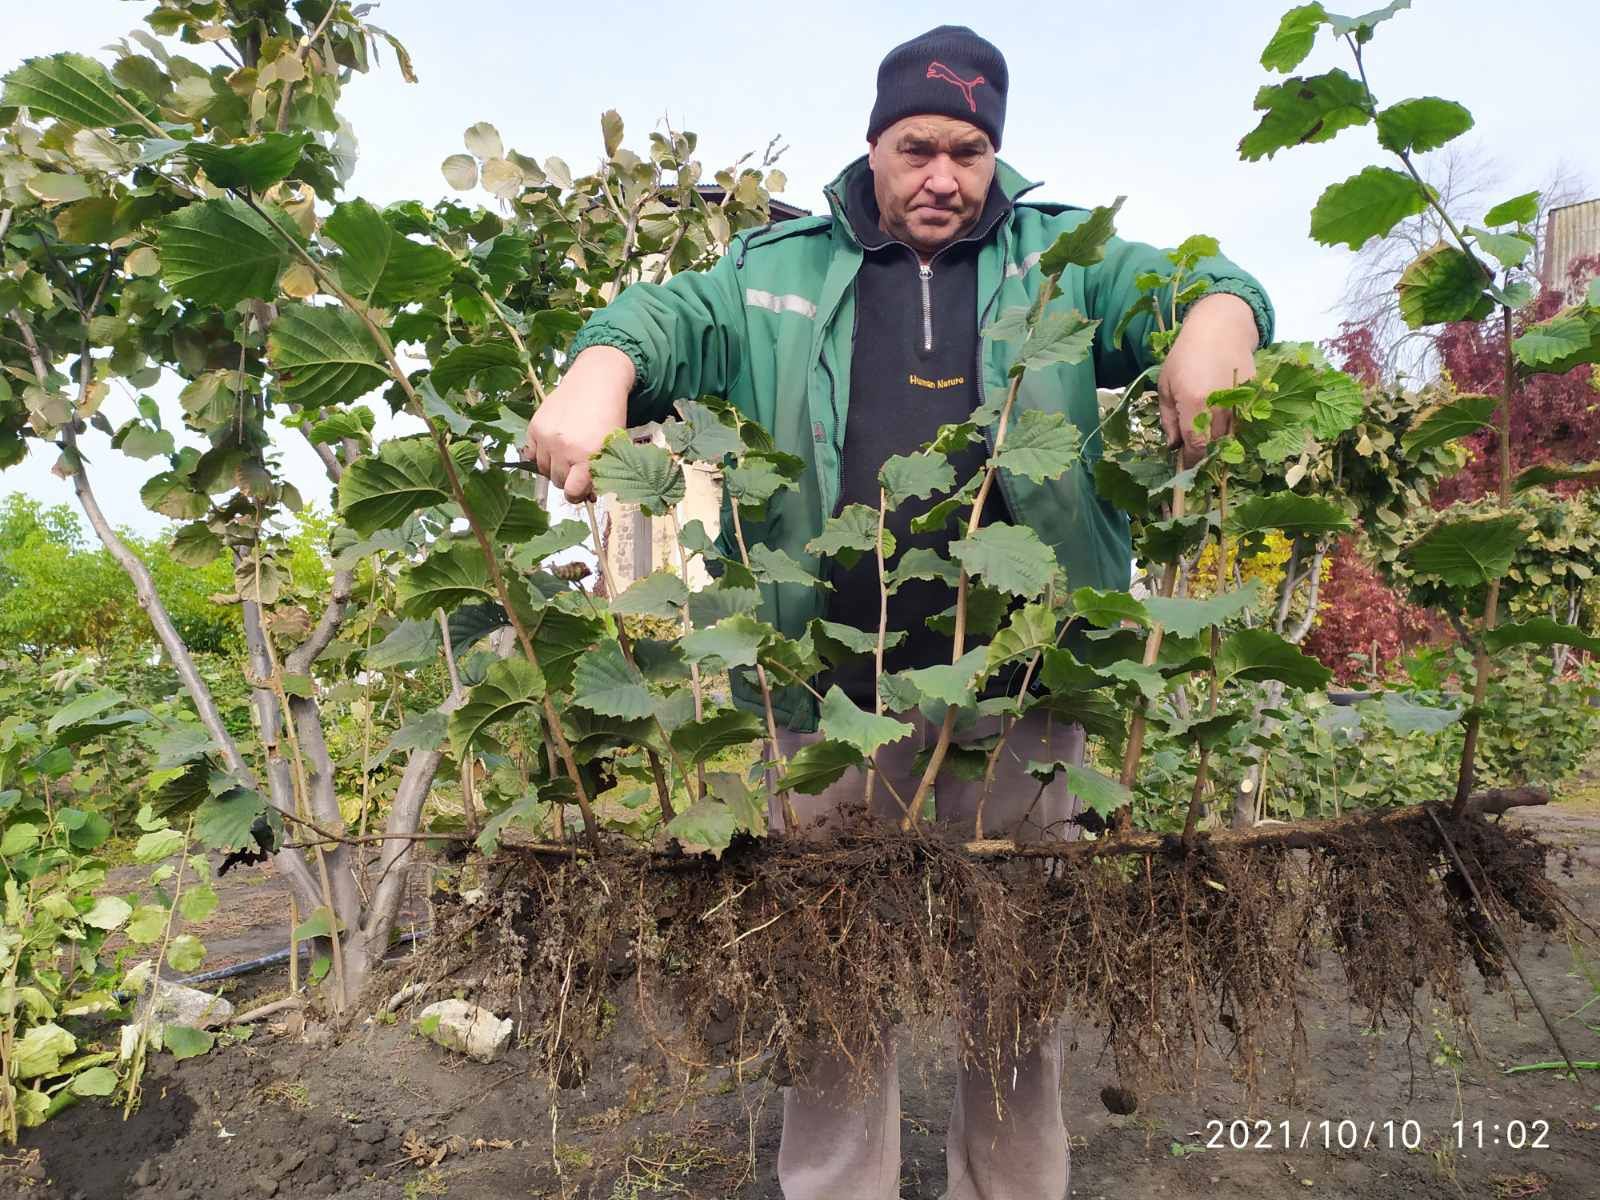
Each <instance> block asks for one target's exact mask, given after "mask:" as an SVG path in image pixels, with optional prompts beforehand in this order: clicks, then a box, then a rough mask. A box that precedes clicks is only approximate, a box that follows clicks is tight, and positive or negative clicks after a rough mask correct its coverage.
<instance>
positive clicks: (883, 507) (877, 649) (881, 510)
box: [861, 487, 911, 816]
mask: <svg viewBox="0 0 1600 1200" xmlns="http://www.w3.org/2000/svg"><path fill="white" fill-rule="evenodd" d="M888 511H889V493H888V492H886V491H885V490H884V489H883V488H881V487H880V488H879V489H878V536H877V538H876V539H875V540H874V541H873V544H872V552H873V557H874V558H875V559H876V561H877V564H878V640H877V644H876V645H875V646H874V647H873V655H872V663H873V666H874V667H875V668H876V670H875V671H874V673H873V677H872V711H873V712H874V713H876V714H877V715H878V716H880V717H881V716H883V644H884V642H885V641H887V640H888V637H889V579H888V576H887V575H886V574H885V572H884V569H883V525H884V520H885V518H886V517H887V515H888ZM872 763H873V766H877V763H878V756H877V755H876V754H874V755H873V756H872ZM876 779H877V772H876V771H868V772H867V782H866V788H865V790H864V792H863V793H862V797H861V803H862V807H863V808H865V809H866V810H867V811H868V812H871V811H872V785H873V782H874V781H875V780H876ZM910 815H911V814H910V813H909V812H908V813H906V816H910Z"/></svg>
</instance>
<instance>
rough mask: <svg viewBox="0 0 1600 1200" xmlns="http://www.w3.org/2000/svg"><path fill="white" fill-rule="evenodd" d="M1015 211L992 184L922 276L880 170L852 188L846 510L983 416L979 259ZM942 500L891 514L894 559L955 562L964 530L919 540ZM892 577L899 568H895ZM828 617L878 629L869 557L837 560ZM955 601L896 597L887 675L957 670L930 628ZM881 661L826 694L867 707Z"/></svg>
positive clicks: (996, 501) (933, 592)
mask: <svg viewBox="0 0 1600 1200" xmlns="http://www.w3.org/2000/svg"><path fill="white" fill-rule="evenodd" d="M1010 206H1011V202H1010V201H1009V200H1008V199H1007V198H1006V196H1005V194H1004V193H1003V192H1002V191H1001V190H1000V188H999V187H998V185H995V184H991V185H990V189H989V196H988V199H987V201H986V202H985V204H984V208H983V213H982V215H981V216H980V217H979V218H978V223H977V224H976V225H975V226H974V227H973V228H972V230H971V232H969V233H968V234H967V235H966V236H965V237H963V238H961V239H960V240H958V241H956V242H952V243H951V244H950V245H948V246H945V247H944V248H943V249H942V250H940V251H939V252H938V253H937V254H935V255H934V256H933V257H932V259H931V260H930V261H929V263H928V266H927V267H926V268H924V267H923V266H922V264H921V261H920V259H919V258H918V257H917V253H916V251H915V250H913V249H912V248H911V247H910V246H907V245H906V244H905V243H903V242H899V241H896V240H894V239H893V238H892V237H890V236H889V235H888V234H886V233H884V232H883V230H881V229H879V228H878V202H877V198H876V196H875V195H874V194H873V190H872V172H871V171H860V172H858V173H857V174H856V176H855V178H854V179H853V180H852V181H851V185H850V188H849V191H848V192H847V193H846V196H845V207H846V210H847V212H848V215H849V217H850V224H851V228H852V229H853V231H854V233H855V235H856V239H857V240H858V241H859V242H860V243H861V245H862V247H863V249H864V250H865V251H866V254H865V257H864V259H863V260H862V263H861V269H860V271H859V272H858V273H857V275H856V281H855V289H856V293H855V295H856V327H855V352H854V354H853V355H852V357H851V367H850V410H849V416H848V418H847V421H846V424H845V434H844V454H843V460H842V462H841V466H840V491H839V507H840V509H843V507H844V506H845V505H847V504H865V505H867V506H868V507H869V508H873V509H876V508H877V507H878V469H879V468H880V467H882V466H883V463H884V460H885V459H888V458H890V457H892V456H894V455H896V454H909V453H912V452H913V451H915V450H917V449H918V448H920V447H921V446H922V445H923V443H925V442H929V441H932V440H933V438H934V436H935V435H936V434H937V433H938V431H939V426H941V425H947V424H952V423H956V422H960V421H964V420H966V419H967V418H968V417H969V416H970V415H971V414H972V410H973V409H974V408H976V407H977V406H978V403H979V394H978V387H979V384H978V380H979V371H978V249H979V247H980V246H981V245H982V244H983V242H984V241H985V240H987V239H988V238H989V237H991V236H993V234H994V230H995V227H996V226H997V225H998V224H999V223H1000V219H1001V218H1002V217H1003V216H1005V214H1006V212H1007V211H1008V210H1009V209H1010ZM987 457H988V449H987V446H986V445H985V443H984V442H983V441H981V440H980V441H978V442H976V443H974V444H972V445H969V446H968V447H966V449H964V450H961V451H959V452H957V453H955V454H952V455H951V456H950V464H951V466H952V467H954V468H955V473H956V482H957V484H958V485H959V484H962V483H965V482H966V481H967V480H968V479H969V478H970V477H971V476H972V475H974V474H975V473H976V472H977V471H978V470H979V468H981V467H982V466H983V463H984V461H985V459H986V458H987ZM942 498H943V497H941V496H934V497H933V498H931V499H928V500H909V501H906V502H904V503H902V504H901V505H900V506H899V507H898V508H895V509H893V510H891V511H890V513H889V514H888V517H887V519H886V520H885V527H886V528H887V529H888V531H889V532H890V533H892V534H893V535H894V539H895V544H896V555H897V557H898V555H900V554H904V553H905V551H906V550H908V549H910V548H911V547H913V546H926V547H928V548H930V549H934V550H937V551H939V552H940V553H947V552H948V548H949V545H950V541H951V535H952V533H953V532H955V524H956V523H955V522H954V521H951V522H950V523H948V524H947V525H946V526H945V527H944V529H942V530H941V531H939V532H938V533H931V534H914V533H912V532H911V528H910V526H911V520H912V518H913V517H915V516H917V515H919V514H921V513H922V512H925V511H926V510H927V509H929V508H931V507H932V506H933V505H934V504H935V503H937V502H938V501H939V500H940V499H942ZM1008 519H1009V518H1008V516H1007V513H1006V506H1005V501H1004V500H1003V499H1002V498H1001V495H1000V489H999V488H991V489H990V491H989V497H988V500H987V501H986V503H985V504H984V512H983V522H984V524H989V523H990V522H993V521H1005V520H1008ZM889 566H890V568H891V569H892V567H893V561H892V560H891V562H890V563H889ZM829 582H830V583H832V585H833V591H832V592H831V593H829V601H828V616H829V619H831V620H835V621H841V622H844V623H846V624H850V625H855V626H857V627H858V628H863V629H865V628H875V627H876V625H877V615H878V572H877V564H876V563H875V562H874V561H873V558H872V556H871V555H863V556H862V557H861V558H860V559H859V560H857V562H856V564H855V566H853V567H850V568H848V569H847V568H845V567H844V566H842V565H841V564H840V563H839V562H838V561H837V560H836V561H835V562H834V563H833V568H832V571H831V573H830V575H829ZM954 603H955V589H953V588H952V587H950V586H949V585H948V584H945V583H939V582H933V581H929V580H913V581H911V582H909V583H906V584H903V585H902V586H901V587H900V589H899V590H898V591H896V592H895V593H893V594H892V595H891V596H890V597H889V630H890V632H895V631H904V632H905V634H906V637H905V640H904V641H903V642H901V643H900V645H899V646H897V647H895V648H894V649H892V650H889V651H888V652H887V653H886V654H885V656H884V669H885V671H903V670H911V669H914V668H918V667H931V666H934V665H936V664H938V663H948V662H949V661H950V639H949V637H947V636H946V635H944V634H940V633H935V632H934V631H933V630H931V629H929V628H928V619H929V618H930V617H935V616H938V615H939V614H940V613H942V612H944V611H945V610H946V609H948V608H949V607H950V606H951V605H953V604H954ZM874 672H875V668H874V665H873V662H872V659H871V658H870V657H868V656H861V655H858V656H856V657H854V658H852V659H850V660H848V661H846V662H845V663H844V664H842V665H841V666H840V667H839V668H837V669H836V670H834V671H832V672H830V673H828V674H826V675H824V677H823V680H822V684H823V686H822V690H823V691H824V692H826V690H827V688H828V686H830V685H832V684H838V685H839V686H840V687H841V688H842V689H843V690H844V692H845V694H846V695H848V696H849V697H850V699H851V700H853V701H855V703H857V704H858V705H860V706H861V707H863V708H867V709H870V708H872V706H873V701H874V694H875V691H876V680H875V674H874Z"/></svg>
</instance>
